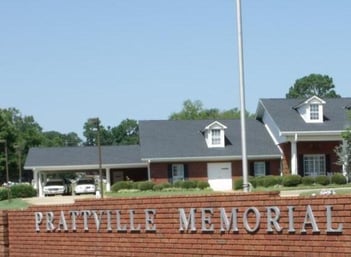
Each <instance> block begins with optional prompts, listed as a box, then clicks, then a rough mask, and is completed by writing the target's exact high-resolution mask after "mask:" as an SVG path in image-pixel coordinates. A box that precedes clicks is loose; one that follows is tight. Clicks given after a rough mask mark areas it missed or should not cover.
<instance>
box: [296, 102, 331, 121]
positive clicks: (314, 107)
mask: <svg viewBox="0 0 351 257" xmlns="http://www.w3.org/2000/svg"><path fill="white" fill-rule="evenodd" d="M324 104H325V101H324V100H323V99H321V98H319V97H317V96H312V97H311V98H309V99H307V100H306V101H304V102H302V103H300V104H299V105H297V106H295V107H294V109H296V110H297V111H298V112H299V114H300V115H301V117H302V118H303V119H304V121H305V122H307V123H322V122H323V116H324V113H323V105H324Z"/></svg>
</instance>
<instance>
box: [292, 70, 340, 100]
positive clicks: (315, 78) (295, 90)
mask: <svg viewBox="0 0 351 257" xmlns="http://www.w3.org/2000/svg"><path fill="white" fill-rule="evenodd" d="M334 88H335V85H334V83H333V79H332V78H331V77H329V76H327V75H321V74H310V75H308V76H305V77H303V78H300V79H297V80H296V81H295V84H294V85H293V86H291V87H290V88H289V92H288V93H287V94H286V98H309V97H312V96H318V97H322V98H337V97H340V95H338V94H337V93H336V92H335V90H334Z"/></svg>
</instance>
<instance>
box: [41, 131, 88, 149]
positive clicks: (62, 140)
mask: <svg viewBox="0 0 351 257" xmlns="http://www.w3.org/2000/svg"><path fill="white" fill-rule="evenodd" d="M81 143H82V140H81V139H80V138H79V136H78V135H77V133H74V132H71V133H68V134H61V133H60V132H57V131H46V132H43V140H42V143H41V144H40V146H46V147H54V146H78V145H80V144H81Z"/></svg>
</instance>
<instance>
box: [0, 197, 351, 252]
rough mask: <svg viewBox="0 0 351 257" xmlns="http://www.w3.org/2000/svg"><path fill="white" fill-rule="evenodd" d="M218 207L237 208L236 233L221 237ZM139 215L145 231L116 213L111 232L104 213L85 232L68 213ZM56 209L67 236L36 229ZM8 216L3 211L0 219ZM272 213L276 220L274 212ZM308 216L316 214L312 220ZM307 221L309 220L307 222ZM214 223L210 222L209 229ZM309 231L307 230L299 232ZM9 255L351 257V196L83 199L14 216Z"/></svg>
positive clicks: (228, 210) (137, 219) (13, 213)
mask: <svg viewBox="0 0 351 257" xmlns="http://www.w3.org/2000/svg"><path fill="white" fill-rule="evenodd" d="M308 205H309V206H310V207H311V209H312V211H313V216H314V217H315V221H316V223H317V226H318V229H319V231H320V232H318V233H313V231H312V227H311V226H310V225H308V224H307V225H306V224H305V226H303V224H304V220H305V215H306V209H307V207H306V206H308ZM327 205H330V206H332V208H333V210H332V219H331V227H332V228H333V229H336V228H337V227H338V226H339V225H340V224H342V225H343V230H342V232H340V233H329V234H328V233H327V232H326V229H327V225H326V206H327ZM270 206H276V207H278V208H279V209H280V219H279V225H280V226H281V227H282V228H283V230H282V231H281V232H277V231H276V230H275V229H274V228H273V231H272V232H267V228H268V227H267V226H268V225H267V210H266V208H267V207H270ZM287 206H294V208H295V209H294V228H295V230H296V231H295V232H291V233H289V232H288V223H289V219H288V209H287ZM250 207H255V208H257V210H258V211H259V213H260V214H261V218H260V219H259V228H258V230H257V231H256V232H254V233H249V232H247V230H246V229H245V227H244V225H243V216H244V212H245V211H246V210H247V209H248V208H250ZM178 208H184V210H185V212H186V216H187V218H188V215H189V212H190V208H195V209H196V212H195V228H196V231H194V232H191V231H189V230H186V231H184V232H181V231H179V227H180V223H179V210H178ZM201 208H213V215H212V217H211V222H210V224H213V226H214V231H213V232H203V231H202V228H201ZM219 208H225V211H226V213H227V214H228V215H230V213H231V209H232V208H238V224H237V227H238V231H237V232H233V231H226V232H224V233H221V232H220V215H219ZM131 209H132V210H134V212H135V219H134V225H135V226H137V225H138V224H140V225H141V229H140V231H136V232H130V231H129V229H127V232H117V231H116V227H117V225H116V222H115V220H116V218H115V215H113V216H112V229H113V230H112V232H107V226H106V220H107V219H106V215H103V216H102V225H101V228H100V231H97V229H96V225H95V222H94V219H93V218H92V217H90V218H89V219H88V228H89V230H88V231H84V229H83V228H84V227H83V219H82V217H81V216H79V217H78V218H77V222H76V225H77V229H76V231H75V232H74V231H72V228H71V221H70V220H71V219H70V216H69V215H68V214H67V212H68V211H72V210H76V211H82V210H120V213H121V219H120V221H121V223H122V225H123V224H129V221H128V217H129V216H128V211H129V210H131ZM145 209H155V210H156V215H155V216H154V224H155V225H156V231H154V232H147V231H145V226H146V225H145V215H144V210H145ZM48 211H52V212H54V215H55V217H56V220H55V221H54V224H55V226H56V227H57V222H58V219H59V217H58V216H59V213H60V211H64V214H65V216H66V220H67V225H68V231H67V232H58V231H55V232H46V226H45V222H43V224H42V225H40V232H36V229H35V212H42V213H43V214H44V217H45V212H48ZM2 216H3V217H4V214H2ZM273 216H274V215H273ZM247 217H248V224H249V226H250V227H253V226H254V225H255V220H254V215H253V213H249V214H248V215H247ZM308 217H310V216H308ZM308 222H309V219H307V223H308ZM210 224H208V223H207V224H206V222H205V228H206V227H207V228H208V227H209V226H210ZM303 227H305V228H306V232H305V233H302V232H301V229H302V228H303ZM8 228H9V237H8V238H9V253H10V254H9V256H10V257H15V256H17V257H23V256H35V257H49V256H50V257H62V256H65V257H73V256H74V257H77V256H85V257H86V256H94V257H95V256H105V257H109V256H111V257H112V256H124V257H126V256H141V257H147V256H150V257H151V256H152V257H154V256H162V257H164V256H166V257H167V256H168V257H171V256H172V257H174V256H179V257H187V256H189V257H200V256H201V257H209V256H261V257H264V256H299V257H300V256H301V257H307V256H309V257H310V256H311V257H317V256H318V257H319V256H326V257H329V256H330V257H332V256H333V257H341V256H351V244H350V240H351V198H350V197H349V196H316V197H288V198H281V197H279V195H278V194H277V193H248V194H245V193H237V194H233V193H232V194H229V193H228V194H216V195H214V194H209V195H201V196H191V197H190V196H188V197H187V196H172V197H166V196H165V197H150V198H142V197H141V198H113V199H104V200H95V199H94V200H81V201H78V202H76V203H75V204H74V205H61V206H40V207H32V208H30V209H26V210H22V211H9V212H8ZM0 256H1V255H0Z"/></svg>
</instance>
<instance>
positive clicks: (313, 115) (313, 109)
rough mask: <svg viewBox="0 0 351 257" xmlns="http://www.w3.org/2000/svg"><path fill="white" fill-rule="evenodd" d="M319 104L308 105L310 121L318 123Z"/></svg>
mask: <svg viewBox="0 0 351 257" xmlns="http://www.w3.org/2000/svg"><path fill="white" fill-rule="evenodd" d="M319 115H320V113H319V104H310V120H311V121H319Z"/></svg>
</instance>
